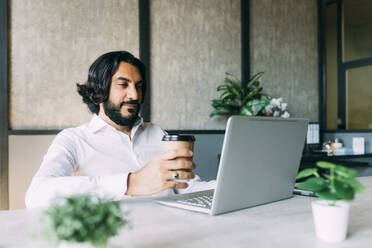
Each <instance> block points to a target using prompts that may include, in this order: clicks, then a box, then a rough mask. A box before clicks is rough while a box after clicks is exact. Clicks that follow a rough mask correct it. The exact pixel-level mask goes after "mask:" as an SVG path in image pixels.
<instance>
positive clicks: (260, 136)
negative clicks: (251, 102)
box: [157, 116, 308, 215]
mask: <svg viewBox="0 0 372 248" xmlns="http://www.w3.org/2000/svg"><path fill="white" fill-rule="evenodd" d="M307 124H308V120H306V119H297V118H287V119H284V118H272V117H247V116H231V117H230V118H229V119H228V121H227V125H226V132H225V138H224V142H223V146H222V152H221V159H220V164H219V168H218V173H217V182H216V188H215V189H214V190H206V191H200V192H193V193H188V194H180V195H174V196H168V197H165V198H160V199H157V202H158V203H160V204H163V205H167V206H171V207H178V208H183V209H188V210H192V211H198V212H202V213H207V214H210V215H218V214H222V213H226V212H231V211H235V210H239V209H243V208H248V207H253V206H257V205H261V204H265V203H269V202H274V201H279V200H282V199H287V198H290V197H292V195H293V188H294V185H295V181H296V179H295V178H296V175H297V172H298V169H299V165H300V161H301V155H302V151H303V148H304V144H305V138H306V132H307Z"/></svg>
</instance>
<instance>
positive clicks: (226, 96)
mask: <svg viewBox="0 0 372 248" xmlns="http://www.w3.org/2000/svg"><path fill="white" fill-rule="evenodd" d="M234 97H235V96H234V94H233V93H231V92H230V91H226V92H224V93H222V95H221V96H220V100H224V99H227V98H234Z"/></svg>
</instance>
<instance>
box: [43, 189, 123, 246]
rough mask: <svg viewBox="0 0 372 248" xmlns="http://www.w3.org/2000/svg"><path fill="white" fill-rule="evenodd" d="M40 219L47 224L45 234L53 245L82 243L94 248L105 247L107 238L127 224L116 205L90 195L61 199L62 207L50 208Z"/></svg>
mask: <svg viewBox="0 0 372 248" xmlns="http://www.w3.org/2000/svg"><path fill="white" fill-rule="evenodd" d="M43 216H44V217H45V218H46V219H47V223H48V225H47V227H46V228H47V229H48V230H47V231H46V233H47V234H48V235H52V236H53V237H52V239H57V242H60V241H66V242H68V243H84V242H85V243H90V244H91V245H93V246H96V247H105V246H106V245H107V242H108V240H109V238H110V237H112V236H115V235H117V233H118V231H119V229H120V228H122V227H123V226H125V225H126V224H127V223H128V222H127V220H125V219H124V217H123V213H122V211H121V209H120V203H119V202H113V201H109V200H105V199H101V198H98V197H92V196H90V195H75V196H71V197H68V198H66V199H62V204H61V203H60V202H59V203H56V204H54V205H52V206H51V207H49V208H48V209H47V210H46V211H45V212H44V213H43ZM49 238H51V237H49Z"/></svg>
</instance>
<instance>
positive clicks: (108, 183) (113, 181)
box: [100, 173, 130, 201]
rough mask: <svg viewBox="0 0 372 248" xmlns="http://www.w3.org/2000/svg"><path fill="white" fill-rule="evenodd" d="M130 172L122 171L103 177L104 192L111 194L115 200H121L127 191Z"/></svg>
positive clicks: (102, 186)
mask: <svg viewBox="0 0 372 248" xmlns="http://www.w3.org/2000/svg"><path fill="white" fill-rule="evenodd" d="M128 175H129V173H121V174H115V175H110V176H103V177H101V180H100V181H101V182H100V184H101V187H100V188H102V190H103V191H104V192H103V193H104V194H106V195H107V194H109V197H110V198H111V199H112V200H114V201H120V200H121V199H122V198H123V197H130V196H128V195H125V192H127V181H128Z"/></svg>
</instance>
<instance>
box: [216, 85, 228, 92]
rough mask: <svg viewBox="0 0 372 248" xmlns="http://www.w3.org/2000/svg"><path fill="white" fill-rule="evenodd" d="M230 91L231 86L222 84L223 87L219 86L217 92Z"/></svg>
mask: <svg viewBox="0 0 372 248" xmlns="http://www.w3.org/2000/svg"><path fill="white" fill-rule="evenodd" d="M229 89H230V86H229V85H226V84H222V85H219V86H218V87H217V91H221V90H229Z"/></svg>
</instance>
